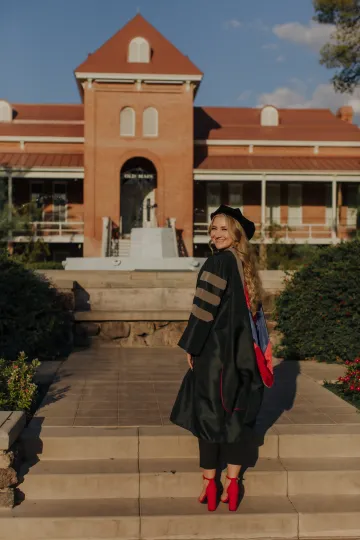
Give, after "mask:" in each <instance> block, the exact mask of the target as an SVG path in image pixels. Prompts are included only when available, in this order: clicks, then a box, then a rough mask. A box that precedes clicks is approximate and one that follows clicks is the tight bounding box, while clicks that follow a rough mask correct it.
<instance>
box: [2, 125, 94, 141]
mask: <svg viewBox="0 0 360 540" xmlns="http://www.w3.org/2000/svg"><path fill="white" fill-rule="evenodd" d="M5 136H8V137H83V136H84V125H83V124H42V123H38V124H37V123H35V124H21V123H19V124H17V123H14V122H4V123H0V137H5Z"/></svg>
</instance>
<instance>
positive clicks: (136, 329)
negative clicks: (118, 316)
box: [131, 322, 155, 336]
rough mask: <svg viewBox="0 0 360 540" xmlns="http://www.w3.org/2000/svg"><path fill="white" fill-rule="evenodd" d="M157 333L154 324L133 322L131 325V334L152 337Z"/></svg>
mask: <svg viewBox="0 0 360 540" xmlns="http://www.w3.org/2000/svg"><path fill="white" fill-rule="evenodd" d="M154 332H155V324H154V323H153V322H133V323H131V334H134V335H136V336H144V335H151V334H153V333H154Z"/></svg>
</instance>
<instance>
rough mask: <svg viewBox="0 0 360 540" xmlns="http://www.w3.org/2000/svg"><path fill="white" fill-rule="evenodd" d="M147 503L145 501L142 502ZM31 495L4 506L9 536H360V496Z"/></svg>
mask: <svg viewBox="0 0 360 540" xmlns="http://www.w3.org/2000/svg"><path fill="white" fill-rule="evenodd" d="M140 506H141V509H140ZM140 506H139V502H138V500H137V499H103V500H96V499H95V500H92V501H89V500H86V501H84V500H83V501H82V500H77V499H73V500H66V501H49V500H35V501H30V500H28V501H25V502H24V503H23V504H21V505H20V506H18V507H15V508H14V509H12V510H2V511H0V539H1V540H9V538H11V539H12V540H45V539H46V540H60V539H62V540H64V539H65V538H66V539H67V540H90V539H91V540H100V538H101V539H102V540H106V539H112V540H120V539H129V540H130V539H138V538H141V539H150V540H151V539H172V540H177V539H179V540H185V539H192V538H194V539H195V538H197V539H204V540H205V539H209V540H210V539H230V538H233V539H235V538H239V539H240V538H241V539H253V538H267V539H269V538H277V539H279V538H284V539H294V538H300V539H303V538H304V539H305V538H312V539H315V538H339V539H340V538H341V539H343V538H358V537H359V532H360V526H359V523H360V507H359V497H358V496H343V497H338V496H334V497H330V496H293V497H290V498H287V497H276V496H269V497H245V498H244V499H243V500H242V501H241V504H240V506H239V508H238V511H237V512H229V511H228V507H227V505H224V504H219V506H218V508H217V511H216V512H214V513H209V512H208V511H207V507H206V505H201V504H199V503H198V502H197V500H196V499H195V498H191V499H190V498H182V499H176V498H167V499H156V498H152V499H144V500H141V502H140Z"/></svg>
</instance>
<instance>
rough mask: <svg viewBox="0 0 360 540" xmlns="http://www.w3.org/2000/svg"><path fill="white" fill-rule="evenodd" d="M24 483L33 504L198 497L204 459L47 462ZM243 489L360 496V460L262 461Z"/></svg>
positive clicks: (28, 471)
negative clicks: (33, 501) (54, 500)
mask: <svg viewBox="0 0 360 540" xmlns="http://www.w3.org/2000/svg"><path fill="white" fill-rule="evenodd" d="M139 468H140V474H139ZM20 478H21V479H22V481H21V483H20V484H19V486H18V488H19V490H20V491H21V492H22V493H23V494H24V496H25V498H26V499H27V500H29V499H31V500H34V499H41V498H43V499H68V498H69V499H70V498H74V497H76V498H77V499H103V498H104V499H114V498H116V499H121V498H138V497H141V498H142V499H148V498H153V497H155V498H163V497H181V498H182V497H196V496H197V495H198V494H199V490H200V487H201V477H200V468H199V462H198V459H167V460H166V459H148V460H140V462H138V460H134V459H129V460H74V461H69V460H67V461H53V460H44V461H40V462H37V463H35V464H34V465H33V466H31V467H29V466H28V465H25V466H24V467H23V468H22V470H21V471H20ZM223 480H224V478H223ZM243 485H244V489H245V493H246V496H250V497H256V496H271V495H273V496H284V497H285V496H287V495H289V496H297V495H324V496H326V495H331V494H333V495H335V494H337V495H339V496H342V495H360V460H359V459H357V458H353V459H307V458H305V459H284V460H279V459H259V460H258V462H257V463H256V466H255V467H254V468H248V469H245V471H244V480H243Z"/></svg>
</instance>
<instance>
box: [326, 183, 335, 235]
mask: <svg viewBox="0 0 360 540" xmlns="http://www.w3.org/2000/svg"><path fill="white" fill-rule="evenodd" d="M325 189H326V192H325V225H326V226H327V227H331V226H332V220H333V215H332V185H331V184H326V186H325Z"/></svg>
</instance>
